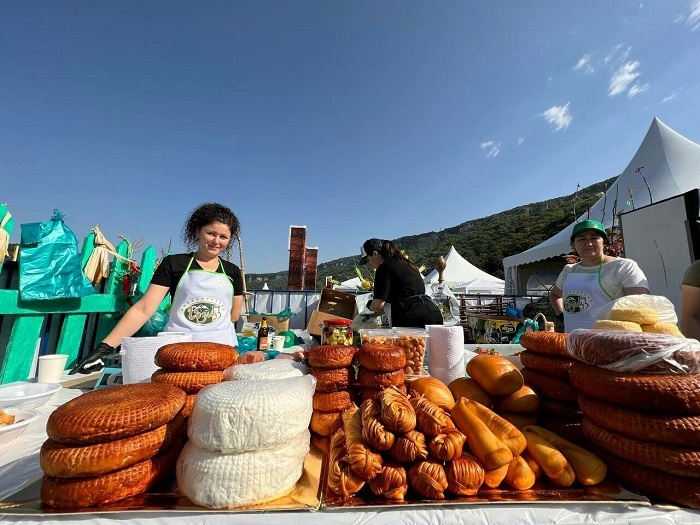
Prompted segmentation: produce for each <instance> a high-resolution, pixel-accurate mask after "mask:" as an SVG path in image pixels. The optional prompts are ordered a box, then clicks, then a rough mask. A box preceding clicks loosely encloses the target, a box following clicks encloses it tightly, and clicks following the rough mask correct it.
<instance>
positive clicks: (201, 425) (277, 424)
mask: <svg viewBox="0 0 700 525" xmlns="http://www.w3.org/2000/svg"><path fill="white" fill-rule="evenodd" d="M315 388H316V378H315V377H314V376H312V375H306V376H302V377H290V378H287V379H265V380H261V381H225V382H223V383H219V384H216V385H209V386H207V387H205V388H203V389H202V390H201V391H200V392H199V393H198V394H197V402H196V403H195V404H194V407H193V409H192V414H191V415H190V418H189V421H188V424H187V435H188V436H189V438H190V440H191V441H192V442H193V443H194V444H195V445H197V446H198V447H200V448H205V449H207V450H220V451H222V452H225V453H229V454H237V453H240V452H246V451H248V450H257V449H262V448H275V447H277V446H279V445H281V444H282V443H286V442H288V441H289V440H290V439H292V438H294V437H296V436H298V435H299V434H300V433H301V432H303V431H304V430H305V429H307V428H308V427H309V422H310V421H311V413H312V412H313V395H314V390H315Z"/></svg>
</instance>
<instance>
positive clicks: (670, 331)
mask: <svg viewBox="0 0 700 525" xmlns="http://www.w3.org/2000/svg"><path fill="white" fill-rule="evenodd" d="M642 331H643V332H651V333H656V334H667V335H672V336H674V337H685V336H684V335H683V334H682V333H681V331H680V330H679V329H678V327H677V326H676V325H675V324H673V323H663V322H659V323H654V324H645V325H642Z"/></svg>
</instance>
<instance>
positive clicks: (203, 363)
mask: <svg viewBox="0 0 700 525" xmlns="http://www.w3.org/2000/svg"><path fill="white" fill-rule="evenodd" d="M236 359H238V352H236V349H235V348H234V347H233V346H229V345H224V344H220V343H208V342H203V341H197V342H194V341H190V342H183V343H172V344H169V345H164V346H161V347H160V348H159V349H158V351H157V352H156V356H155V363H156V365H158V366H159V367H161V368H168V369H171V370H185V371H192V372H195V371H199V372H201V371H208V370H224V369H225V368H226V367H228V366H231V365H232V364H233V363H235V362H236Z"/></svg>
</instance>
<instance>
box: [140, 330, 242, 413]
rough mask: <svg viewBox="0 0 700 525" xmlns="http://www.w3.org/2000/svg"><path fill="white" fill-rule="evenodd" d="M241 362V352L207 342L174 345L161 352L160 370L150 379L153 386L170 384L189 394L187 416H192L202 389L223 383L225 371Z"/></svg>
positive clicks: (230, 347) (164, 348)
mask: <svg viewBox="0 0 700 525" xmlns="http://www.w3.org/2000/svg"><path fill="white" fill-rule="evenodd" d="M237 359H238V352H236V349H235V348H234V347H232V346H229V345H224V344H220V343H206V342H187V343H172V344H169V345H165V346H162V347H161V348H159V349H158V352H156V356H155V362H156V365H158V366H159V367H161V368H160V369H159V370H156V371H155V372H154V373H153V375H152V376H151V381H152V382H154V383H167V384H171V385H174V386H176V387H178V388H180V389H182V390H183V391H184V392H185V393H186V394H187V400H186V403H185V409H184V410H183V413H184V416H185V417H187V416H189V415H190V412H192V406H193V405H194V399H195V396H196V395H197V392H199V391H200V390H201V389H202V388H204V387H205V386H207V385H212V384H215V383H220V382H221V381H222V379H223V374H224V372H223V371H224V370H225V369H226V368H227V367H229V366H231V365H232V364H233V363H235V362H236V360H237Z"/></svg>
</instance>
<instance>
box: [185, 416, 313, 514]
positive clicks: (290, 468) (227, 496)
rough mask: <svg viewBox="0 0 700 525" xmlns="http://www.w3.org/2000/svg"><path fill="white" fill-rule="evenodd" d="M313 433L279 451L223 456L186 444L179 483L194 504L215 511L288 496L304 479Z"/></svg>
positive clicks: (292, 441)
mask: <svg viewBox="0 0 700 525" xmlns="http://www.w3.org/2000/svg"><path fill="white" fill-rule="evenodd" d="M310 439H311V434H310V433H309V431H308V430H304V431H303V432H301V433H300V434H299V435H298V436H295V437H293V438H292V439H290V440H288V441H287V442H285V443H284V444H283V445H280V446H278V447H276V448H268V449H264V450H253V451H250V452H243V453H240V454H222V453H221V452H212V451H210V450H205V449H202V448H199V447H197V446H196V445H195V444H194V443H193V442H192V441H190V442H188V443H187V445H185V448H184V450H183V451H182V453H181V454H180V457H179V459H178V462H177V470H176V475H177V484H178V487H179V488H180V490H181V491H182V493H183V494H184V495H185V496H187V497H188V498H189V499H190V500H191V501H192V502H193V503H196V504H197V505H203V506H205V507H210V508H214V509H222V508H232V507H238V506H241V505H249V504H253V503H263V502H265V501H271V500H273V499H277V498H279V497H282V496H285V495H286V494H288V493H289V492H291V491H292V490H293V489H294V486H295V485H296V483H297V481H299V478H300V477H301V474H302V471H303V467H304V460H305V459H306V455H307V454H308V452H309V441H310Z"/></svg>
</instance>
